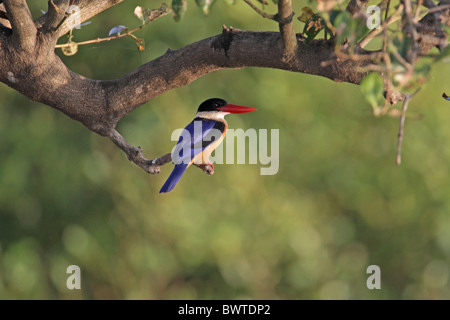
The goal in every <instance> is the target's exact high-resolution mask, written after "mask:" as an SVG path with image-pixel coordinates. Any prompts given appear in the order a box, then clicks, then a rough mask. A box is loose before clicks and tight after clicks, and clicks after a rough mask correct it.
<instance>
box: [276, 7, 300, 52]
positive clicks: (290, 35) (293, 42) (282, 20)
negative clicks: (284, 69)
mask: <svg viewBox="0 0 450 320" xmlns="http://www.w3.org/2000/svg"><path fill="white" fill-rule="evenodd" d="M293 16H294V12H292V1H291V0H279V1H278V13H277V18H278V24H279V27H280V34H281V38H282V39H283V44H284V58H285V59H286V60H287V61H289V60H291V59H293V58H294V57H295V53H296V51H297V36H296V34H295V30H294V23H293V21H292V17H293Z"/></svg>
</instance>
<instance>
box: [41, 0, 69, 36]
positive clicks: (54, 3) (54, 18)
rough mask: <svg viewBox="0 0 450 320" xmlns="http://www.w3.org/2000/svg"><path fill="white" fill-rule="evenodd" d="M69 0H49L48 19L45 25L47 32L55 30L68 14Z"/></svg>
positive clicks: (44, 28)
mask: <svg viewBox="0 0 450 320" xmlns="http://www.w3.org/2000/svg"><path fill="white" fill-rule="evenodd" d="M68 6H69V0H49V1H48V10H47V13H46V20H45V23H44V26H43V30H44V32H45V33H52V32H54V31H55V30H56V29H57V27H58V26H59V24H60V23H61V22H62V21H63V19H64V18H65V16H66V11H67V8H68Z"/></svg>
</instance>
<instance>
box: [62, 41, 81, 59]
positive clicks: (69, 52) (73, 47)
mask: <svg viewBox="0 0 450 320" xmlns="http://www.w3.org/2000/svg"><path fill="white" fill-rule="evenodd" d="M61 50H62V52H63V53H64V54H65V55H66V56H73V55H74V54H76V53H77V52H78V44H77V43H76V42H69V46H68V47H62V48H61Z"/></svg>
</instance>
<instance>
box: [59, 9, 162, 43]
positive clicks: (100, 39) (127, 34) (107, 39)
mask: <svg viewBox="0 0 450 320" xmlns="http://www.w3.org/2000/svg"><path fill="white" fill-rule="evenodd" d="M156 11H158V12H157V13H156V14H155V15H151V16H149V17H148V20H147V22H146V23H145V24H143V25H141V26H139V27H137V28H134V29H133V30H131V31H127V32H125V33H122V34H119V35H117V36H111V37H106V38H97V39H92V40H87V41H82V42H76V44H77V45H78V46H81V45H85V44H91V43H99V42H103V41H110V40H114V39H119V38H122V37H126V36H132V37H134V35H133V33H134V32H136V31H138V30H140V29H142V28H144V27H145V26H147V25H148V24H149V23H150V22H152V21H154V20H156V19H157V18H160V17H163V16H165V15H167V14H169V13H170V11H162V10H161V9H159V10H158V9H156ZM71 42H72V43H74V42H73V41H71V40H70V39H69V42H68V43H64V44H57V45H56V46H55V48H64V47H70V46H71Z"/></svg>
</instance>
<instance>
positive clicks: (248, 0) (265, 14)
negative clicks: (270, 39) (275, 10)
mask: <svg viewBox="0 0 450 320" xmlns="http://www.w3.org/2000/svg"><path fill="white" fill-rule="evenodd" d="M244 2H245V3H246V4H248V5H249V6H250V7H251V8H252V9H253V10H255V11H256V12H257V13H258V14H259V15H260V16H261V17H263V18H266V19H270V20H274V21H276V16H275V15H274V14H270V13H267V12H264V11H262V10H261V9H259V8H258V7H257V6H256V5H255V4H254V3H253V2H252V1H251V0H244Z"/></svg>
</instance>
